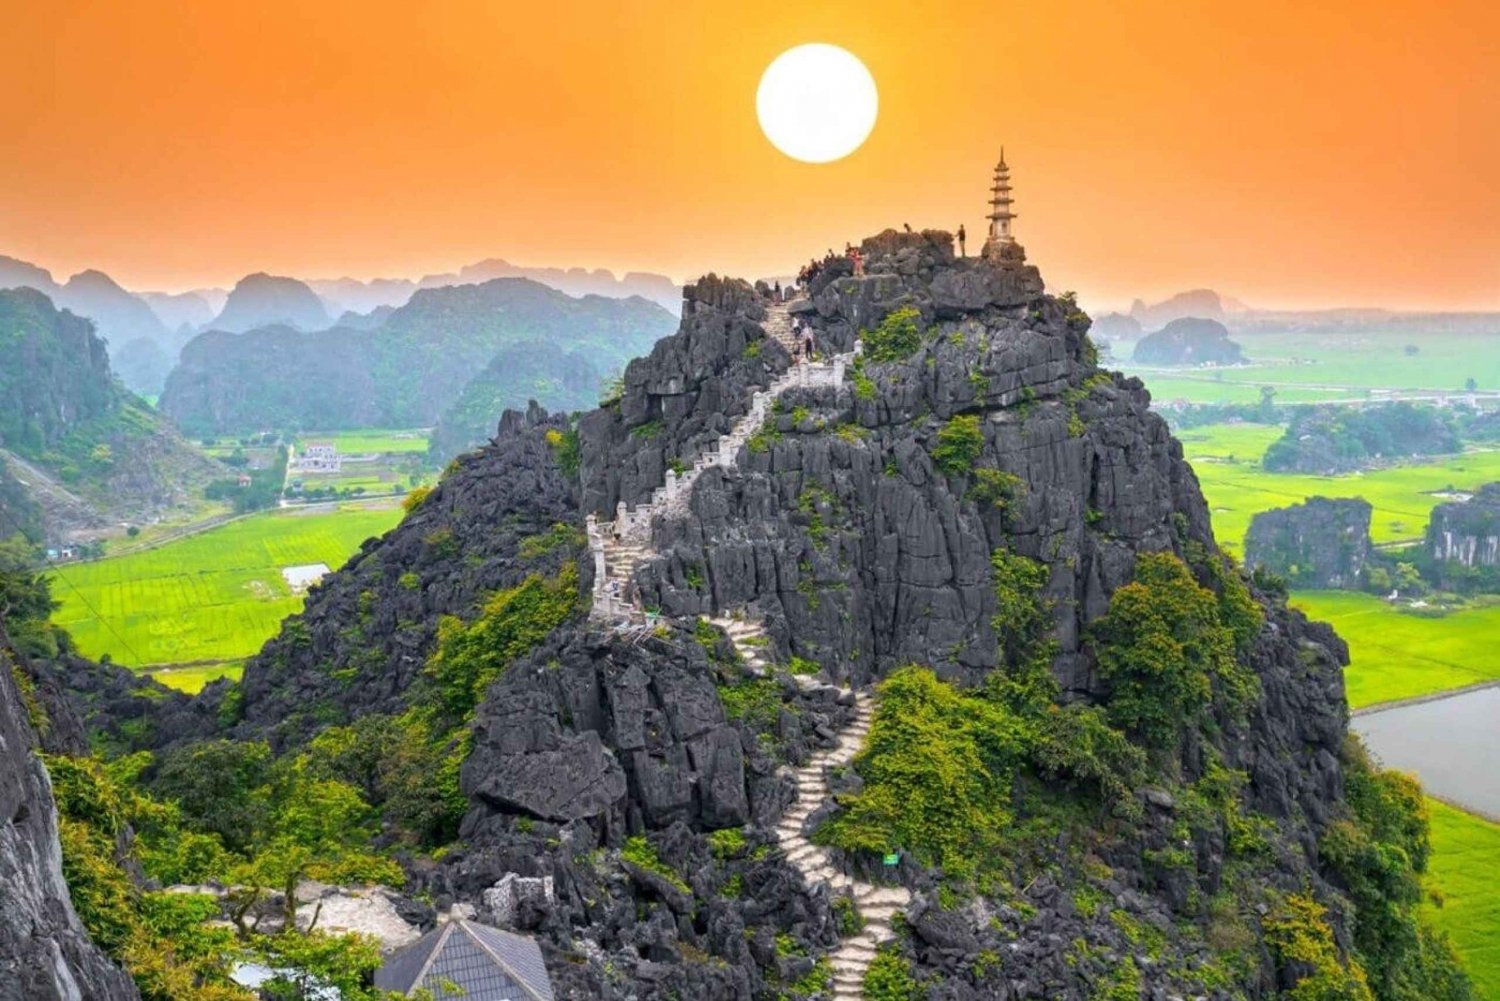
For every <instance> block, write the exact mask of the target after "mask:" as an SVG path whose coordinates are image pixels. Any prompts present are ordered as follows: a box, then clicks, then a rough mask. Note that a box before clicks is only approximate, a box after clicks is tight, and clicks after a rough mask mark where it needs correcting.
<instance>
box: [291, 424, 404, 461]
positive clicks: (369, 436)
mask: <svg viewBox="0 0 1500 1001" xmlns="http://www.w3.org/2000/svg"><path fill="white" fill-rule="evenodd" d="M429 434H431V429H430V428H394V429H371V430H359V431H305V432H303V433H302V434H299V435H298V436H297V442H296V447H297V448H298V449H299V450H300V449H302V448H304V447H306V445H307V443H308V442H310V441H326V442H332V443H333V445H334V446H335V447H336V448H337V449H338V450H339V452H340V453H342V454H344V455H368V454H371V453H382V454H387V455H389V454H391V453H394V452H425V451H427V438H428V435H429Z"/></svg>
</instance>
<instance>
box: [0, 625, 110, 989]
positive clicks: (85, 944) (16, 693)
mask: <svg viewBox="0 0 1500 1001" xmlns="http://www.w3.org/2000/svg"><path fill="white" fill-rule="evenodd" d="M18 670H19V668H18V667H17V666H16V664H15V662H14V660H13V658H12V655H11V653H10V650H9V640H8V639H7V638H6V637H5V635H4V632H3V630H0V887H3V890H0V1001H138V999H139V997H140V995H139V994H138V992H137V991H136V988H135V985H134V984H133V983H132V982H131V981H130V978H129V977H127V976H126V975H125V974H124V973H123V972H122V971H121V970H120V969H119V968H118V967H116V966H115V965H114V964H113V963H111V962H110V960H109V959H108V958H107V957H106V956H105V955H104V954H103V953H102V952H100V951H99V949H98V948H96V947H95V946H94V944H93V942H91V941H90V940H89V936H88V933H87V932H85V931H84V929H83V926H82V925H81V924H80V923H79V920H78V916H77V914H75V913H74V911H73V905H72V903H71V901H70V899H69V897H68V887H67V884H66V883H64V882H63V874H62V850H61V846H60V845H59V843H58V830H57V825H58V819H57V810H56V808H55V806H54V804H53V802H52V786H51V783H50V782H49V781H48V778H47V770H46V768H44V767H43V766H42V763H41V761H40V760H39V759H38V758H37V756H36V753H35V749H36V746H37V736H36V733H35V731H34V730H33V729H32V727H31V724H30V723H29V722H28V707H27V704H26V700H25V698H24V697H23V695H22V692H21V690H20V689H19V688H18V686H17V682H16V677H17V675H16V674H15V673H14V672H16V671H18ZM33 698H34V696H33ZM33 705H35V703H33Z"/></svg>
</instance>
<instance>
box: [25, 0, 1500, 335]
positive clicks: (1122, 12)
mask: <svg viewBox="0 0 1500 1001" xmlns="http://www.w3.org/2000/svg"><path fill="white" fill-rule="evenodd" d="M1497 10H1500V5H1496V4H1494V3H1493V2H1492V0H1474V2H1469V0H1439V2H1436V3H1434V2H1431V0H1427V2H1423V3H1416V2H1412V3H1401V2H1388V0H1357V2H1356V0H1320V2H1317V3H1308V2H1306V0H1297V2H1283V0H1259V2H1256V3H1231V2H1229V0H1201V2H1177V3H1157V2H1151V0H1143V2H1134V0H1110V2H1104V0H1100V2H1071V0H1060V2H1059V0H1049V2H1047V3H1035V2H1030V3H1018V2H1009V0H976V2H967V0H942V2H914V0H859V2H857V3H847V2H818V0H800V2H794V3H774V4H760V5H756V4H749V3H705V2H698V0H695V2H692V3H683V2H681V0H676V2H642V0H629V2H613V3H570V2H566V0H546V2H537V3H527V4H521V3H517V2H515V0H489V2H482V3H481V2H471V0H442V2H428V3H423V2H418V0H402V2H400V3H396V2H387V0H359V2H307V0H297V2H287V0H257V2H256V3H219V2H205V0H185V2H144V0H142V2H136V0H112V2H108V3H103V2H82V0H51V2H47V3H41V2H33V0H21V2H20V3H19V4H10V5H8V9H7V11H6V14H5V23H6V30H5V33H4V34H3V36H0V93H4V94H5V95H6V99H5V100H4V101H0V134H3V135H4V137H5V143H4V149H3V152H0V253H9V254H11V255H14V256H18V257H23V258H27V259H30V260H33V261H36V262H37V263H39V264H42V265H43V266H45V267H48V268H51V269H52V270H53V271H54V272H55V273H57V274H58V275H59V276H63V275H66V274H70V273H72V272H73V271H77V270H79V269H82V268H85V267H98V268H102V269H104V270H106V271H108V272H109V273H110V274H112V275H114V276H115V277H116V278H118V279H119V280H121V281H122V282H124V283H125V284H127V285H128V286H131V287H135V288H152V287H165V288H174V289H175V288H183V287H189V286H193V285H203V284H221V285H222V284H227V283H230V282H232V281H233V280H234V279H235V278H237V277H239V276H240V275H242V274H244V273H246V272H248V271H253V270H268V271H272V272H276V273H283V274H295V275H299V276H304V277H332V276H336V275H341V274H352V275H355V276H358V277H370V276H375V275H411V276H415V275H419V274H421V273H424V272H431V271H438V270H447V269H450V268H452V267H454V266H456V265H459V264H462V263H466V262H470V261H473V260H476V259H479V258H482V257H487V256H503V257H505V258H507V259H509V260H511V261H513V262H516V263H521V264H529V265H547V264H550V265H585V266H603V267H609V268H612V269H614V270H616V271H624V270H627V269H638V270H652V271H662V272H666V273H668V274H671V275H673V276H674V277H678V278H682V277H686V276H692V275H696V274H700V273H702V272H705V271H709V270H715V271H719V272H721V273H722V272H728V273H732V274H741V275H757V274H765V273H772V272H785V271H787V270H789V269H792V268H794V267H795V266H796V265H797V263H799V261H800V260H803V259H805V258H807V257H809V256H811V255H813V254H815V253H820V252H822V251H823V250H824V249H826V248H827V247H829V246H838V247H842V246H843V242H844V241H845V240H846V239H856V238H858V237H860V236H862V235H865V234H868V233H870V232H873V231H875V230H878V229H881V228H883V227H885V226H891V225H894V226H900V225H901V224H902V223H904V222H910V223H911V224H912V225H913V226H916V227H919V228H920V227H923V226H940V227H944V228H955V227H956V226H957V225H958V223H959V222H964V223H966V224H967V226H968V228H969V230H970V231H971V232H973V233H978V232H980V231H981V229H982V226H983V220H982V216H983V214H984V212H985V211H986V206H985V199H986V198H987V195H988V193H987V187H988V182H989V172H990V168H991V166H992V164H993V162H994V160H995V155H996V152H997V151H998V148H999V147H1000V145H1001V144H1002V143H1004V145H1005V147H1006V150H1007V156H1008V159H1009V160H1010V163H1011V166H1012V168H1013V171H1014V182H1015V185H1016V198H1017V204H1016V209H1017V211H1018V212H1019V214H1020V218H1019V219H1018V221H1017V224H1016V232H1017V235H1018V236H1019V238H1020V240H1021V242H1022V243H1024V244H1025V245H1026V247H1027V249H1028V251H1029V253H1030V255H1031V258H1032V260H1033V261H1034V262H1036V263H1038V264H1039V265H1041V267H1042V269H1043V274H1044V275H1045V276H1046V277H1047V279H1048V281H1049V284H1050V285H1051V286H1053V287H1054V288H1076V289H1078V290H1079V291H1080V292H1081V293H1082V294H1083V295H1084V297H1085V301H1088V302H1094V303H1098V302H1115V301H1119V300H1128V299H1129V298H1131V297H1133V296H1137V295H1140V296H1144V297H1148V298H1149V297H1153V296H1160V295H1164V294H1167V293H1170V292H1173V291H1176V290H1179V289H1182V288H1187V287H1192V286H1201V285H1212V286H1213V287H1215V288H1218V289H1220V290H1222V291H1225V292H1227V293H1229V294H1232V295H1235V296H1237V297H1239V298H1241V299H1244V300H1246V301H1247V302H1250V303H1252V304H1262V305H1268V306H1269V305H1274V306H1318V305H1341V304H1354V303H1360V304H1383V305H1391V306H1408V307H1444V308H1483V307H1488V308H1497V307H1500V43H1497V38H1500V13H1497ZM808 41H826V42H832V43H835V44H838V45H842V46H845V47H846V48H849V49H850V50H852V51H853V52H854V53H855V54H857V55H858V56H860V57H861V58H862V59H863V60H864V61H865V62H866V64H867V65H868V66H869V68H870V70H871V71H872V72H873V74H874V76H875V80H876V82H877V84H878V86H879V88H880V98H881V109H880V111H881V113H880V119H879V122H878V124H877V125H876V127H875V131H874V133H873V134H872V135H871V137H870V140H869V141H868V142H867V143H866V144H865V146H864V147H863V148H862V149H860V150H859V151H858V152H857V153H855V154H854V155H853V156H851V157H849V158H847V159H845V160H843V161H840V162H837V163H834V164H830V165H821V166H812V165H806V164H801V163H797V162H795V161H792V160H789V159H787V158H786V157H784V156H782V155H781V154H780V153H778V152H776V151H775V150H774V149H773V148H772V147H771V146H770V145H769V143H767V142H766V140H765V139H764V137H763V136H762V135H761V132H760V129H759V127H758V125H757V123H756V118H755V101H754V97H755V87H756V84H757V81H758V79H759V76H760V73H761V71H762V70H763V69H764V68H765V66H766V65H767V64H768V63H769V62H770V61H771V59H772V58H774V57H775V56H776V55H777V54H778V53H779V52H781V51H783V50H784V49H786V48H788V47H790V46H792V45H796V44H799V43H802V42H808ZM975 242H977V240H976V241H975Z"/></svg>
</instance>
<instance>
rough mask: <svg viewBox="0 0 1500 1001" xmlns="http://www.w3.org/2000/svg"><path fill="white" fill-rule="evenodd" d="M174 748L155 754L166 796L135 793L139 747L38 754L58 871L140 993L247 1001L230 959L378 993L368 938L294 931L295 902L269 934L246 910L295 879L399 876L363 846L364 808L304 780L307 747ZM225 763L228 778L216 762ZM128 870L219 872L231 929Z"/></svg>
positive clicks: (145, 758) (177, 875) (177, 1000)
mask: <svg viewBox="0 0 1500 1001" xmlns="http://www.w3.org/2000/svg"><path fill="white" fill-rule="evenodd" d="M180 755H181V757H182V758H184V759H185V760H182V761H177V760H173V759H168V760H167V761H166V762H164V763H163V766H162V769H161V773H162V774H161V775H160V776H159V778H158V784H159V786H160V788H161V790H162V793H163V795H152V794H149V793H147V792H144V791H142V790H141V788H140V784H141V775H142V773H143V772H145V771H147V770H149V769H150V768H151V767H152V762H151V760H150V757H149V755H145V754H140V755H133V756H131V757H127V758H122V759H119V760H117V761H114V762H110V763H108V764H105V763H103V762H101V761H99V760H97V759H92V758H66V757H53V758H50V759H48V761H47V765H48V769H49V771H50V772H51V774H52V780H53V786H54V793H55V796H56V799H57V805H58V811H59V814H60V822H59V835H60V838H61V841H62V848H63V872H64V876H65V878H66V879H67V882H68V887H69V891H70V893H71V896H72V899H73V905H74V908H75V910H76V911H77V912H78V916H79V918H80V920H81V921H82V922H83V924H84V927H85V928H87V929H88V931H89V933H90V935H91V936H92V937H93V939H94V941H95V942H96V943H97V944H98V945H99V946H100V947H101V948H102V949H104V950H105V952H107V953H109V954H110V955H111V956H112V957H114V958H115V959H116V960H117V961H119V962H120V963H121V965H122V966H124V968H125V969H126V970H127V971H128V972H129V973H130V974H131V976H132V977H133V978H134V979H135V981H136V983H137V984H138V986H139V987H140V988H141V994H142V997H143V998H145V999H146V1001H249V999H250V998H251V995H250V994H249V993H248V992H246V991H244V990H242V989H240V988H238V987H236V986H234V985H233V984H232V983H231V982H230V981H229V980H228V971H229V970H230V968H231V967H232V966H233V963H234V962H235V961H237V960H240V959H251V960H259V961H261V962H263V963H266V964H267V965H268V966H271V967H273V968H286V969H288V970H289V973H288V975H287V976H285V977H283V978H280V979H281V980H282V983H281V984H280V985H276V984H273V985H271V986H272V988H273V990H282V991H288V990H291V989H293V988H294V987H295V985H296V984H297V983H298V982H299V981H302V980H303V979H304V978H306V980H307V982H323V983H327V984H332V985H335V986H337V987H339V988H341V989H342V990H343V997H345V998H346V999H348V1001H367V999H374V998H376V997H377V996H378V995H379V993H380V992H375V991H372V990H370V989H368V988H366V987H365V986H364V983H365V981H366V979H367V977H368V974H369V973H370V971H372V970H373V969H374V968H375V966H377V965H378V964H379V958H380V957H379V953H378V951H377V949H376V947H375V945H374V943H373V942H369V941H367V940H363V939H360V938H358V937H356V936H328V935H324V934H321V933H316V932H314V933H310V934H305V935H304V934H302V933H300V932H299V931H297V930H296V926H295V922H294V921H293V920H292V917H293V915H292V910H291V907H292V905H285V906H283V908H282V913H281V915H280V918H281V923H280V925H279V930H277V931H276V932H275V933H273V934H267V933H264V932H262V931H260V930H259V925H260V924H261V922H260V921H257V920H256V919H255V917H254V915H255V914H256V913H258V911H256V910H255V908H257V907H263V905H264V902H265V901H266V899H267V897H268V895H269V893H270V892H271V891H272V890H276V891H281V892H285V891H287V890H289V889H291V888H294V887H295V886H296V884H297V882H298V881H299V880H301V879H304V878H315V879H328V880H335V881H382V882H387V883H393V884H395V885H398V886H399V885H401V884H402V883H403V882H404V876H403V874H402V872H401V869H400V867H399V866H397V865H395V863H393V862H391V861H390V860H389V859H386V858H383V857H381V856H379V855H376V854H372V853H371V852H370V851H369V850H368V849H367V848H366V847H364V846H365V844H366V843H367V842H368V839H369V837H370V835H371V834H372V833H373V828H372V826H371V824H372V823H373V821H374V814H373V813H372V812H371V810H370V809H369V807H368V806H367V805H366V804H365V803H364V802H363V800H362V799H361V798H360V796H359V794H358V792H357V791H355V790H354V789H352V788H350V787H348V786H346V785H344V784H342V783H339V782H336V781H331V780H328V779H324V778H319V777H317V776H315V775H314V774H313V772H312V769H311V767H310V765H309V762H308V759H307V758H306V757H305V756H299V757H294V758H287V759H283V760H282V761H279V762H272V761H271V760H270V755H269V752H268V751H267V750H266V749H265V748H264V746H263V745H257V744H241V745H229V744H226V743H220V742H216V743H214V744H210V745H205V746H203V747H200V748H193V749H188V750H186V751H183V752H180ZM226 765H227V766H228V770H227V772H225V773H217V772H215V771H214V770H213V769H214V768H216V767H218V766H226ZM177 796H180V797H181V800H178V799H177V798H176V797H177ZM192 808H198V809H200V810H201V812H197V813H195V812H194V809H192ZM231 824H239V825H243V826H235V827H232V828H231V829H232V832H233V834H234V837H233V840H232V844H231V843H230V842H228V841H226V839H225V838H224V837H223V835H222V830H223V829H225V828H227V827H230V825H231ZM135 866H139V867H140V869H141V871H143V872H144V873H145V874H146V875H147V876H148V877H150V878H151V879H155V880H159V881H160V882H162V883H164V884H171V883H177V882H205V881H208V880H218V881H221V882H223V883H224V884H226V885H229V886H231V887H233V889H232V890H231V891H230V894H229V897H228V905H229V908H230V910H231V915H232V917H233V927H232V928H226V927H223V926H215V925H210V924H207V923H206V922H208V921H209V919H211V918H214V917H216V916H217V914H218V913H219V908H220V905H219V903H218V901H216V900H215V899H213V898H211V897H206V896H197V895H192V894H173V893H164V892H151V891H143V890H141V889H140V888H139V887H138V886H137V884H136V883H135V881H134V880H133V879H132V878H131V876H130V875H129V870H130V869H131V868H132V867H135ZM287 899H289V900H294V899H295V898H293V897H288V898H287ZM288 996H294V995H291V994H288Z"/></svg>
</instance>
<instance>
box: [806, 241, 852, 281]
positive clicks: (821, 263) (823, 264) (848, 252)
mask: <svg viewBox="0 0 1500 1001" xmlns="http://www.w3.org/2000/svg"><path fill="white" fill-rule="evenodd" d="M843 257H844V258H845V259H847V260H848V261H849V263H850V264H852V265H853V266H854V274H855V277H859V276H860V275H863V274H864V273H865V254H864V251H862V250H860V249H859V248H858V247H856V246H854V245H853V244H852V243H846V244H844V253H843ZM836 260H838V255H836V254H834V252H833V251H832V250H829V251H828V253H826V254H824V255H823V259H822V260H818V259H817V258H813V259H812V260H810V261H808V262H807V263H806V264H804V265H802V267H801V269H799V270H798V272H797V285H798V287H800V288H806V287H807V286H808V285H811V284H812V283H813V282H814V281H816V280H817V278H818V276H819V275H820V274H822V273H823V271H824V269H825V268H828V267H829V266H830V265H832V264H833V262H834V261H836Z"/></svg>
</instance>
